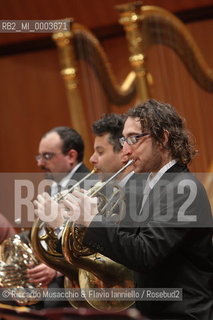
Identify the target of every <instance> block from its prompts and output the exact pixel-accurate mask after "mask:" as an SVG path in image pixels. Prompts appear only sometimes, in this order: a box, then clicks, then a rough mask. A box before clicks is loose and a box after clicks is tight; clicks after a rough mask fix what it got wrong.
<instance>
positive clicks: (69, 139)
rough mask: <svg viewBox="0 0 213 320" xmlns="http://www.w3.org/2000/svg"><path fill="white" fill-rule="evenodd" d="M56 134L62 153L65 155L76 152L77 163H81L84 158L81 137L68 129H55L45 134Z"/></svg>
mask: <svg viewBox="0 0 213 320" xmlns="http://www.w3.org/2000/svg"><path fill="white" fill-rule="evenodd" d="M52 132H56V133H57V134H58V135H59V137H60V138H61V140H62V143H63V144H62V152H63V153H64V154H66V153H67V152H68V151H69V150H71V149H74V150H76V151H77V152H78V157H77V161H78V162H81V161H82V160H83V157H84V142H83V139H82V137H81V135H80V134H79V133H78V132H77V131H76V130H74V129H72V128H69V127H55V128H53V129H51V130H50V131H48V132H47V133H45V135H44V136H43V137H45V136H47V135H48V134H49V133H52Z"/></svg>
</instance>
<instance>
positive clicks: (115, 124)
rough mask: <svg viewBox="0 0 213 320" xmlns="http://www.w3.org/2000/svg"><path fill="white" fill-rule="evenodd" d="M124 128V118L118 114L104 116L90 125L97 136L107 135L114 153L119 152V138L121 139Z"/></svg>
mask: <svg viewBox="0 0 213 320" xmlns="http://www.w3.org/2000/svg"><path fill="white" fill-rule="evenodd" d="M123 127H124V117H123V116H122V115H120V114H115V113H110V114H104V115H103V116H102V117H101V118H100V119H99V120H97V121H95V122H94V123H93V125H92V131H93V133H94V134H95V135H97V136H102V135H104V134H106V133H109V143H110V144H111V145H112V146H113V150H114V151H115V152H119V151H120V150H121V149H122V146H121V144H120V142H119V138H121V137H122V131H123Z"/></svg>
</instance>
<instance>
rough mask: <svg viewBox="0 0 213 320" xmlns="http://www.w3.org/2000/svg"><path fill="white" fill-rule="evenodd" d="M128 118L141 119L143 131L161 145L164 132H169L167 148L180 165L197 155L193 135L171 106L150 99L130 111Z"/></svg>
mask: <svg viewBox="0 0 213 320" xmlns="http://www.w3.org/2000/svg"><path fill="white" fill-rule="evenodd" d="M126 116H127V117H132V118H137V117H138V118H140V123H141V128H142V130H143V131H144V132H145V131H148V132H149V133H150V135H151V136H152V138H154V140H155V141H158V142H160V143H161V144H163V136H164V130H167V131H168V132H169V137H168V146H167V147H168V149H169V150H170V151H171V155H172V157H173V159H175V160H176V161H177V162H178V163H180V164H188V163H189V162H190V161H191V159H192V158H193V157H194V155H195V154H196V150H195V149H194V141H193V138H192V135H191V134H190V133H189V131H188V130H187V129H186V128H185V120H184V119H183V118H182V117H181V116H180V115H179V114H178V113H177V111H176V110H175V109H174V108H173V107H172V106H171V105H170V104H167V103H163V102H159V101H157V100H154V99H150V100H147V101H146V102H145V103H143V104H139V105H137V106H136V107H135V108H132V109H130V110H129V111H128V112H127V114H126Z"/></svg>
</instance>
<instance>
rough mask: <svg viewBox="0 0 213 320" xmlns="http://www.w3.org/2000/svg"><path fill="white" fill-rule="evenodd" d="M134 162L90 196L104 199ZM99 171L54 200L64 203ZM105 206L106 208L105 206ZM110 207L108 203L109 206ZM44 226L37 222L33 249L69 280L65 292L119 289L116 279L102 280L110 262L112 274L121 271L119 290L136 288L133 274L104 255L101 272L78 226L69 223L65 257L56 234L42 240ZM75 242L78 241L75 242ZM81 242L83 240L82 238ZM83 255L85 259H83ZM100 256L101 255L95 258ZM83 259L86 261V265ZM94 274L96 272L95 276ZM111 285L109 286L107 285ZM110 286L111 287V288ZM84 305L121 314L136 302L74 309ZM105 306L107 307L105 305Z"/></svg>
mask: <svg viewBox="0 0 213 320" xmlns="http://www.w3.org/2000/svg"><path fill="white" fill-rule="evenodd" d="M132 163H133V160H130V161H129V162H128V163H127V164H126V165H125V166H123V167H122V168H121V169H120V170H119V171H117V172H116V173H115V174H114V175H112V176H111V177H110V178H109V179H108V180H106V181H104V182H102V183H98V184H97V186H94V187H93V188H91V189H90V190H89V191H88V194H89V195H90V196H97V197H98V198H100V197H102V196H101V194H100V191H101V190H103V188H104V187H105V186H106V185H108V184H109V183H110V182H111V181H112V180H114V179H115V178H116V177H117V176H118V175H120V174H121V173H122V172H123V171H124V170H125V169H126V168H127V167H129V166H130V165H132ZM94 172H95V171H94V170H93V171H92V172H91V173H89V174H88V175H87V176H85V177H84V178H83V179H82V180H80V181H79V182H78V183H76V184H75V185H74V186H73V187H71V188H70V189H69V190H66V191H65V192H64V191H63V193H60V194H57V195H56V196H55V197H54V200H57V201H60V200H62V199H65V197H66V195H67V194H69V193H70V192H72V191H73V190H74V189H76V187H78V186H79V185H80V184H81V183H82V182H83V181H84V180H86V179H88V178H89V177H90V176H91V175H92V174H93V173H94ZM118 192H119V191H118V189H116V194H117V193H118ZM103 198H104V196H103ZM103 202H104V205H103ZM106 202H108V199H106V198H105V200H104V201H102V209H103V208H104V207H105V204H106ZM107 205H108V203H107ZM41 225H43V223H42V222H41V221H40V220H39V219H37V221H36V222H35V223H34V225H33V228H32V233H31V239H32V246H33V248H34V251H35V252H36V254H37V255H38V257H39V258H40V260H41V261H43V262H44V263H46V264H47V265H49V266H50V267H52V268H54V269H56V270H58V271H60V272H61V273H63V274H64V275H65V276H66V278H65V285H64V286H65V288H70V287H71V288H82V289H83V288H91V287H92V283H93V284H94V283H95V284H97V287H101V285H100V283H102V288H104V287H106V288H107V287H108V288H109V287H114V286H116V287H118V286H117V284H116V282H115V277H113V281H111V282H110V281H107V282H106V281H102V280H100V279H104V278H105V276H102V275H101V274H102V270H101V269H102V268H103V265H104V264H105V262H106V261H107V266H110V267H109V268H108V269H109V270H114V271H115V270H117V274H118V273H119V282H120V283H119V287H127V288H131V287H134V281H133V275H132V273H131V272H130V271H129V270H128V269H127V268H125V267H124V266H121V265H120V264H118V263H115V262H114V261H112V260H110V259H109V258H106V257H104V256H102V255H100V254H98V256H99V257H100V258H101V259H100V260H99V261H103V263H102V264H99V265H101V268H99V270H98V268H97V266H95V265H94V260H95V258H94V252H93V251H91V250H90V249H89V248H85V247H84V248H83V246H82V243H81V240H80V239H79V237H78V236H77V234H79V232H80V233H81V236H83V234H84V233H85V232H83V233H82V232H81V231H82V230H79V228H77V226H75V224H74V223H71V222H70V221H69V220H68V221H67V222H66V225H65V227H64V228H63V233H62V252H63V254H62V253H59V252H58V250H57V247H58V238H57V236H56V235H55V233H54V230H53V229H51V228H49V227H45V229H46V235H45V237H40V236H39V227H40V226H41ZM74 238H75V239H74ZM80 238H81V237H80ZM42 240H45V242H46V244H47V247H48V249H47V250H46V249H44V248H43V246H42V245H41V241H42ZM82 255H83V256H84V257H82ZM95 255H96V256H97V253H96V254H95ZM85 256H86V257H88V258H87V261H85V259H84V258H85ZM82 259H83V261H82ZM92 270H95V271H94V272H92ZM86 278H87V279H89V283H85V281H83V280H82V279H86ZM106 283H107V284H106ZM109 283H110V284H109ZM82 302H83V303H84V306H86V307H93V308H95V309H98V310H106V309H115V310H117V311H120V310H123V309H126V308H127V307H129V306H130V305H131V304H132V303H133V302H132V301H131V302H126V301H121V302H119V303H118V304H116V306H114V304H115V302H112V301H107V302H106V303H105V301H102V302H100V301H91V300H90V299H87V298H86V301H85V302H84V301H70V303H71V304H72V306H73V307H75V308H79V307H82ZM103 302H104V303H103Z"/></svg>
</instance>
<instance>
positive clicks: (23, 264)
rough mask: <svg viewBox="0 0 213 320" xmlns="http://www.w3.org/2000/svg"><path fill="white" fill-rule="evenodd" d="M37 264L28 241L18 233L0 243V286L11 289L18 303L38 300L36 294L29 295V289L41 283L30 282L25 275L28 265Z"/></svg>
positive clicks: (28, 303) (27, 303)
mask: <svg viewBox="0 0 213 320" xmlns="http://www.w3.org/2000/svg"><path fill="white" fill-rule="evenodd" d="M26 240H28V239H26ZM37 264H39V261H38V260H37V258H36V257H35V254H34V252H33V249H32V248H31V244H30V241H23V239H21V236H20V235H18V234H16V235H14V236H13V237H11V238H8V239H6V240H4V241H3V243H2V244H1V247H0V286H1V287H3V288H7V289H8V290H9V289H11V290H13V291H14V293H15V298H14V300H15V301H16V302H17V303H18V304H19V305H31V304H35V303H37V302H38V301H39V300H40V299H39V298H38V297H39V296H38V295H35V294H34V295H30V290H34V289H38V288H41V287H42V284H41V283H38V284H35V283H31V282H30V280H29V279H28V278H27V276H26V273H27V269H28V268H29V265H33V266H35V265H37ZM26 293H27V294H26Z"/></svg>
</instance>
